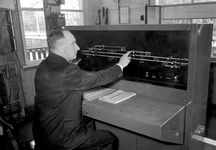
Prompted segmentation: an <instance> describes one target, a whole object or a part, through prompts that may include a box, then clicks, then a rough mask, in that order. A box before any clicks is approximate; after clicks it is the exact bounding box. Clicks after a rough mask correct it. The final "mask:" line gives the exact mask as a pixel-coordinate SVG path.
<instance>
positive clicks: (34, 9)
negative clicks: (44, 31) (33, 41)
mask: <svg viewBox="0 0 216 150" xmlns="http://www.w3.org/2000/svg"><path fill="white" fill-rule="evenodd" d="M17 6H18V11H19V19H20V25H21V37H22V43H23V53H24V58H25V60H24V63H25V66H35V65H38V64H39V63H41V61H42V60H43V59H39V60H29V58H28V52H27V45H26V39H25V31H24V24H23V17H22V11H42V12H43V13H44V8H26V7H21V2H20V0H17Z"/></svg>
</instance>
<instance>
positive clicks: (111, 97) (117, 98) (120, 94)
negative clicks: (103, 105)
mask: <svg viewBox="0 0 216 150" xmlns="http://www.w3.org/2000/svg"><path fill="white" fill-rule="evenodd" d="M135 95H136V93H135V92H125V91H122V90H118V91H115V92H113V93H111V94H108V95H105V96H102V97H100V98H99V100H102V101H105V102H109V103H113V104H117V103H119V102H122V101H124V100H127V99H129V98H131V97H132V96H135Z"/></svg>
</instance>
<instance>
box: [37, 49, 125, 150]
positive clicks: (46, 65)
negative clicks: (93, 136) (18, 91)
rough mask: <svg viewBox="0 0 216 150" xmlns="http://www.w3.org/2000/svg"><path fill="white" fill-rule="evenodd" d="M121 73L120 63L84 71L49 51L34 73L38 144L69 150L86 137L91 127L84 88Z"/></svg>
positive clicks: (44, 147)
mask: <svg viewBox="0 0 216 150" xmlns="http://www.w3.org/2000/svg"><path fill="white" fill-rule="evenodd" d="M121 76H122V70H121V68H120V67H119V66H118V65H114V66H112V67H111V68H109V69H106V70H102V71H99V72H85V71H83V70H81V69H80V68H79V66H77V65H75V64H70V63H68V62H67V61H66V60H65V59H64V58H62V57H60V56H58V55H56V54H52V53H50V54H49V56H48V57H47V58H46V59H45V60H44V61H42V62H41V64H40V65H39V66H38V68H37V71H36V74H35V92H36V96H35V116H34V122H33V135H34V140H35V142H36V147H37V146H38V149H46V150H48V149H52V150H55V149H58V150H60V149H65V150H66V149H72V148H74V147H76V146H78V145H79V144H81V143H82V142H83V141H85V140H86V138H87V137H88V136H89V134H90V133H91V131H92V130H91V129H89V128H87V127H86V126H85V125H83V123H82V100H83V98H82V91H83V90H86V89H89V88H93V87H96V86H101V85H105V84H107V83H110V82H112V81H114V80H116V79H118V78H120V77H121ZM39 147H40V148H39ZM42 147H43V148H42Z"/></svg>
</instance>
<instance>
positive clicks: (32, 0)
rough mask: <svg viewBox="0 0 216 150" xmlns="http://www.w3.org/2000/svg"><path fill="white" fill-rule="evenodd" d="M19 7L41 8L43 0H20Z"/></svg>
mask: <svg viewBox="0 0 216 150" xmlns="http://www.w3.org/2000/svg"><path fill="white" fill-rule="evenodd" d="M20 5H21V7H25V8H43V0H20Z"/></svg>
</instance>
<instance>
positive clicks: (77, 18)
mask: <svg viewBox="0 0 216 150" xmlns="http://www.w3.org/2000/svg"><path fill="white" fill-rule="evenodd" d="M61 13H63V14H65V20H66V26H72V25H83V13H82V12H65V11H62V12H61Z"/></svg>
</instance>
